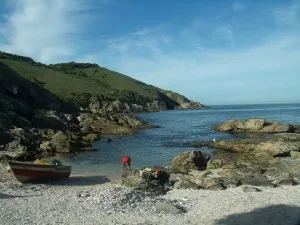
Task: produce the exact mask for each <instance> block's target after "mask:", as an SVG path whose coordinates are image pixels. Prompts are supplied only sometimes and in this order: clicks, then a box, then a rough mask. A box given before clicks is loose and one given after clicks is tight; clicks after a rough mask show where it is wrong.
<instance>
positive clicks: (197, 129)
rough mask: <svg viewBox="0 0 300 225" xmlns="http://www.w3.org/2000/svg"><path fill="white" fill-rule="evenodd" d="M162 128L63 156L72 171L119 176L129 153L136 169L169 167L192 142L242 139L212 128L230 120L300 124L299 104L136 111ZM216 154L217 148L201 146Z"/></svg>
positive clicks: (146, 130)
mask: <svg viewBox="0 0 300 225" xmlns="http://www.w3.org/2000/svg"><path fill="white" fill-rule="evenodd" d="M136 115H137V116H138V117H139V118H141V119H143V120H145V121H147V122H148V123H150V124H153V125H158V126H160V128H153V129H141V130H139V131H138V132H137V133H136V134H135V135H133V136H110V138H112V141H111V142H105V141H104V140H103V139H101V140H99V141H97V142H96V143H94V147H95V149H97V151H95V152H87V153H82V154H79V155H78V156H73V157H67V158H63V159H60V160H61V161H62V162H63V164H67V165H71V166H72V167H73V169H72V174H80V175H103V176H107V177H108V178H111V179H117V178H118V177H120V175H121V171H122V164H121V158H122V156H124V155H129V156H131V158H132V167H133V168H143V167H151V166H154V165H156V166H168V165H169V163H170V161H171V160H172V159H173V158H174V157H175V156H176V155H178V154H180V153H182V152H185V151H191V150H195V147H192V146H191V145H190V143H191V142H193V141H211V140H213V139H216V140H220V139H224V138H240V136H239V135H235V134H228V133H222V132H216V131H214V130H213V129H212V127H213V126H214V125H216V124H218V123H221V122H223V121H226V120H229V119H249V118H264V119H268V120H276V121H278V122H282V123H291V124H298V125H300V104H272V105H270V104H268V105H218V106H211V107H209V108H203V109H192V110H169V111H161V112H151V113H140V114H136ZM198 150H201V151H205V152H207V153H209V154H211V155H212V157H214V156H215V155H216V153H217V150H215V149H210V148H201V149H198Z"/></svg>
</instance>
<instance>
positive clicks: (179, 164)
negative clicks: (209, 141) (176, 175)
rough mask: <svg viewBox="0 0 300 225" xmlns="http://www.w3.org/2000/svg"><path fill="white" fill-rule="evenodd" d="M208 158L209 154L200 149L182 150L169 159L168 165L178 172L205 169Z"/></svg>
mask: <svg viewBox="0 0 300 225" xmlns="http://www.w3.org/2000/svg"><path fill="white" fill-rule="evenodd" d="M209 159H210V155H209V154H207V153H202V152H201V151H191V152H184V153H182V154H180V155H178V156H176V157H175V158H174V159H173V160H172V161H171V165H170V167H171V168H172V169H175V170H178V171H180V172H187V171H188V170H205V169H206V166H207V162H208V161H209Z"/></svg>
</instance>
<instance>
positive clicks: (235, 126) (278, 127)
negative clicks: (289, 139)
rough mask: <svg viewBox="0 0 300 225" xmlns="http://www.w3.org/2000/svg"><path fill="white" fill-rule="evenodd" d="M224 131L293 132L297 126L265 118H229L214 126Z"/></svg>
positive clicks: (215, 128)
mask: <svg viewBox="0 0 300 225" xmlns="http://www.w3.org/2000/svg"><path fill="white" fill-rule="evenodd" d="M213 129H214V130H216V131H222V132H250V133H251V132H253V133H284V132H287V133H292V132H294V130H295V128H294V127H293V126H292V125H291V124H280V123H278V122H276V121H266V120H265V119H260V118H258V119H244V120H228V121H225V122H223V123H221V124H218V125H215V126H214V127H213Z"/></svg>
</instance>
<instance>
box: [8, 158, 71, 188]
mask: <svg viewBox="0 0 300 225" xmlns="http://www.w3.org/2000/svg"><path fill="white" fill-rule="evenodd" d="M8 164H9V167H10V169H11V172H12V173H13V174H14V175H15V177H16V178H17V180H18V181H20V182H21V183H24V182H29V181H48V180H60V179H64V178H68V177H69V176H70V174H71V169H72V167H71V166H62V165H40V164H34V163H27V162H17V161H10V162H8Z"/></svg>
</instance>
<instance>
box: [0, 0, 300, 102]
mask: <svg viewBox="0 0 300 225" xmlns="http://www.w3.org/2000/svg"><path fill="white" fill-rule="evenodd" d="M0 50H1V51H6V52H9V53H14V54H20V55H25V56H29V57H31V58H33V59H34V60H36V61H40V62H43V63H47V64H49V63H57V62H70V61H76V62H91V63H97V64H99V65H100V66H101V67H106V68H109V69H111V70H115V71H118V72H121V73H123V74H126V75H129V76H131V77H133V78H135V79H138V80H140V81H143V82H145V83H147V84H151V85H155V86H158V87H161V88H164V89H168V90H173V91H176V92H179V93H181V94H183V95H185V96H186V97H188V98H190V99H193V100H197V101H200V102H201V103H204V104H207V105H220V104H264V103H300V88H299V86H300V0H291V1H290V0H248V1H242V0H238V1H231V0H213V1H212V0H195V1H194V0H151V1H149V0H148V1H146V0H144V1H141V0H97V1H96V0H51V1H50V0H49V1H48V0H0Z"/></svg>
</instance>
